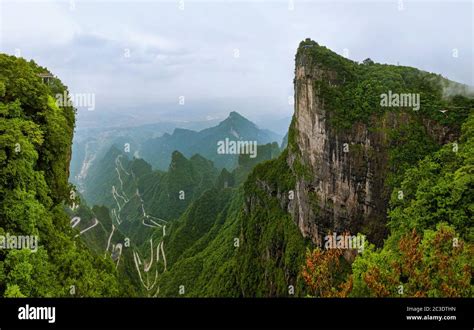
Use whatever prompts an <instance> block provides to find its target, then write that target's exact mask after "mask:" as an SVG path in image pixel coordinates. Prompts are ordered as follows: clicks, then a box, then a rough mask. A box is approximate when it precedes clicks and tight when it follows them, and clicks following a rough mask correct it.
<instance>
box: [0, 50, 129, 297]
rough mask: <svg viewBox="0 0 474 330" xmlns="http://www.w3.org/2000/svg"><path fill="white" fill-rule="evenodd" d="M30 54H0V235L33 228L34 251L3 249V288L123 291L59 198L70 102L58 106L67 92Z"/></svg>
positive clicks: (48, 293)
mask: <svg viewBox="0 0 474 330" xmlns="http://www.w3.org/2000/svg"><path fill="white" fill-rule="evenodd" d="M44 72H47V70H46V69H44V68H41V67H39V66H37V65H36V64H35V63H34V62H27V61H25V60H23V59H18V58H15V57H12V56H6V55H0V114H1V117H0V164H1V166H0V168H1V169H0V181H1V184H0V205H1V206H0V235H2V236H4V235H7V234H9V235H25V236H30V235H35V236H38V237H39V247H38V250H37V251H36V252H33V251H31V250H29V249H0V295H1V296H7V297H22V296H27V297H55V296H70V295H71V293H72V292H73V291H74V295H75V296H117V295H120V290H119V286H118V283H117V277H116V273H115V271H114V268H113V265H112V263H111V262H109V261H107V260H104V259H103V258H99V257H97V256H94V254H93V253H91V252H90V251H89V250H88V248H87V247H86V246H85V245H84V243H82V242H81V241H80V240H76V239H74V238H73V235H74V233H73V231H72V230H71V228H70V225H69V218H68V216H67V214H66V213H65V212H64V210H63V202H64V201H65V200H67V199H69V193H70V190H71V187H70V186H69V184H68V181H67V180H68V167H69V159H70V155H71V140H72V134H73V128H74V109H73V108H71V107H58V106H57V105H56V103H55V100H54V96H55V95H56V94H57V93H63V92H67V90H66V88H65V87H64V86H63V85H62V84H61V82H60V81H59V80H58V79H53V80H52V82H51V83H50V84H45V83H43V82H42V80H41V78H39V77H38V74H39V73H44Z"/></svg>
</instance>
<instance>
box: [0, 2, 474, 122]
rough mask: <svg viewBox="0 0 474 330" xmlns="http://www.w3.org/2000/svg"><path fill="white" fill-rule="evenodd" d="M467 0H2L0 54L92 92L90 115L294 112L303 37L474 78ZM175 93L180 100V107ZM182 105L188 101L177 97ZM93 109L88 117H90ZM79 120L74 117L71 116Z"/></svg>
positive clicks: (347, 51) (355, 55)
mask: <svg viewBox="0 0 474 330" xmlns="http://www.w3.org/2000/svg"><path fill="white" fill-rule="evenodd" d="M473 7H474V5H473V2H472V1H439V0H438V1H397V0H395V1H378V2H376V1H347V0H346V1H318V0H316V1H298V0H281V1H279V0H273V1H239V0H234V1H224V0H222V1H221V0H199V1H191V0H184V1H183V0H173V1H162V0H157V1H154V0H139V1H132V0H82V1H81V0H73V1H70V0H67V1H51V0H40V1H35V0H15V1H14V0H0V51H1V52H3V53H7V54H11V55H17V56H22V57H24V58H26V59H33V60H34V61H35V62H37V63H38V64H40V65H42V66H45V67H47V68H48V69H49V70H50V71H51V72H53V73H54V74H55V75H57V76H58V77H59V78H60V79H61V80H62V81H63V83H65V84H66V85H67V86H69V90H70V92H71V93H73V94H74V93H87V94H91V95H94V100H95V109H94V111H88V110H87V109H85V108H84V109H82V108H80V109H78V111H79V112H81V111H83V112H91V113H87V116H89V117H90V116H104V115H108V114H114V116H119V115H118V114H121V115H124V116H127V115H128V116H135V118H138V117H139V118H141V120H142V121H145V122H149V121H160V120H165V119H170V118H176V119H179V120H187V119H189V120H196V119H202V120H205V119H216V118H224V117H226V115H227V114H228V113H229V112H230V111H238V112H240V113H242V114H243V115H245V116H247V117H249V118H250V119H254V120H256V121H257V122H263V123H264V122H265V121H267V122H268V123H270V122H272V121H276V120H279V119H280V118H285V117H289V116H291V114H292V113H293V105H292V102H291V98H292V95H293V76H294V56H295V52H296V48H297V46H298V44H299V42H300V41H301V40H303V39H305V38H307V37H309V38H311V39H313V40H315V41H317V42H318V43H319V44H320V45H324V46H326V47H328V48H330V49H332V50H333V51H335V52H336V53H339V54H341V55H344V56H346V57H348V58H350V59H352V60H355V61H362V60H364V59H365V58H368V57H370V58H371V59H372V60H374V61H376V62H381V63H390V64H397V63H399V64H400V65H408V66H414V67H418V68H420V69H423V70H426V71H430V72H435V73H439V74H441V75H443V76H445V77H447V78H449V79H452V80H455V81H458V82H462V83H465V84H468V85H473V86H474V69H473V67H474V54H473V44H474V34H473V30H474V25H473V24H474V20H473V16H474V8H473ZM180 101H181V104H180ZM182 103H184V104H182ZM92 118H94V117H92ZM78 125H79V126H80V125H81V121H79V122H78Z"/></svg>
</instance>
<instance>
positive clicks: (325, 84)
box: [287, 40, 458, 245]
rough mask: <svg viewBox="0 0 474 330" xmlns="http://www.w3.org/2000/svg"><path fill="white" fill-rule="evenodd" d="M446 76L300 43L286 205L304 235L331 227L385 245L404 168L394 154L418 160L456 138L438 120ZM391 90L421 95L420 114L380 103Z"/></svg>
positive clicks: (452, 128) (314, 236)
mask: <svg viewBox="0 0 474 330" xmlns="http://www.w3.org/2000/svg"><path fill="white" fill-rule="evenodd" d="M382 70H386V72H382ZM381 73H383V74H385V75H386V76H387V77H389V78H390V79H389V80H387V79H385V78H383V77H382V76H383V75H382V74H381ZM392 74H393V77H391V75H392ZM374 77H375V78H374ZM380 78H381V79H380ZM443 81H445V79H442V78H441V77H438V76H435V75H432V74H428V73H425V72H421V71H418V70H416V69H413V68H404V67H396V66H387V65H380V64H374V63H373V62H371V61H370V62H369V63H364V64H357V63H355V62H352V61H349V60H347V59H345V58H342V57H340V56H338V55H337V54H335V53H332V52H331V51H329V50H327V49H326V48H324V47H321V46H319V45H318V44H316V43H315V42H313V41H310V40H307V41H305V42H303V43H302V44H301V45H300V47H299V50H298V53H297V56H296V68H295V80H294V86H295V114H294V118H293V122H292V126H291V128H290V139H289V152H288V157H287V162H288V164H289V166H290V168H292V170H293V172H294V173H296V176H297V179H296V185H295V200H294V202H290V207H289V208H290V211H291V213H292V214H293V217H294V220H295V221H296V223H297V224H298V227H299V229H300V231H301V233H302V234H303V236H304V237H309V238H311V240H312V241H313V242H314V243H315V244H318V245H320V244H321V243H322V237H324V235H327V233H328V232H329V231H330V232H340V233H342V232H346V231H348V232H350V233H357V232H362V233H364V234H366V235H368V238H369V240H370V241H372V242H375V243H378V244H380V243H382V240H383V238H384V237H385V235H386V227H385V222H386V220H385V219H386V212H387V205H388V200H389V197H390V193H391V191H392V189H393V186H394V184H395V183H396V174H397V173H398V172H400V171H401V170H402V167H403V165H404V164H403V161H402V162H401V163H397V157H396V155H397V154H401V153H404V154H408V153H410V154H411V158H412V159H410V160H408V162H411V163H413V162H416V161H417V160H418V159H421V158H422V157H423V156H424V155H426V154H427V153H428V152H430V151H432V150H433V149H436V148H437V146H439V145H441V144H444V143H447V142H449V141H453V140H454V139H455V138H456V137H457V135H458V133H457V132H458V130H457V127H456V125H450V122H449V121H445V122H444V123H443V122H442V120H438V119H439V117H437V116H438V114H439V109H441V106H446V103H445V102H447V103H449V102H450V101H449V100H443V99H442V98H441V95H442V93H441V92H442V86H441V83H439V82H443ZM400 82H401V83H400ZM374 85H375V86H374ZM389 91H393V93H397V92H398V93H406V92H410V93H418V95H420V94H421V104H422V110H423V111H414V110H413V109H410V108H409V107H407V106H406V105H404V106H403V107H396V108H393V109H384V108H382V107H381V105H380V95H381V94H382V93H383V92H385V93H388V92H389ZM359 100H360V101H362V102H359ZM441 119H444V118H441ZM414 132H416V133H414ZM420 137H421V138H420ZM410 144H411V145H410Z"/></svg>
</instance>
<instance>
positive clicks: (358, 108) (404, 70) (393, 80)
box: [296, 39, 474, 130]
mask: <svg viewBox="0 0 474 330" xmlns="http://www.w3.org/2000/svg"><path fill="white" fill-rule="evenodd" d="M296 58H297V61H304V62H305V63H306V64H307V65H308V67H313V66H314V67H324V68H325V69H329V70H330V71H331V72H332V73H334V76H332V77H329V78H330V79H322V80H315V81H314V84H315V85H314V87H315V88H316V89H317V90H319V92H320V93H321V95H324V101H325V102H326V103H325V106H326V107H327V109H329V110H330V113H331V118H330V120H331V123H332V125H333V126H334V127H337V128H339V129H349V128H350V127H351V126H352V125H353V124H354V123H355V122H364V123H367V124H369V123H371V122H372V121H373V120H374V119H375V120H378V119H377V117H380V116H381V115H383V114H384V113H385V112H387V111H391V112H393V111H409V112H412V111H416V112H419V115H421V116H422V117H424V118H426V119H431V120H433V121H436V122H437V123H439V124H440V125H444V126H450V127H453V128H457V129H458V130H459V128H460V125H461V124H462V123H463V122H464V121H465V120H466V118H467V116H468V115H469V113H470V109H472V108H473V106H474V100H473V99H472V91H469V88H468V86H466V85H463V84H459V83H456V82H453V81H450V80H448V79H446V78H444V77H442V76H441V75H439V74H434V73H429V72H425V71H421V70H419V69H416V68H413V67H407V66H398V65H389V64H380V63H375V62H373V61H371V60H370V59H367V60H365V61H364V62H362V63H357V62H354V61H351V60H349V59H346V58H344V57H342V56H340V55H338V54H336V53H334V52H333V51H331V50H329V49H328V48H326V47H324V46H320V45H318V44H317V43H316V42H314V41H312V40H310V39H306V40H305V41H302V42H301V43H300V46H299V48H298V52H297V55H296ZM389 91H391V92H392V93H398V94H404V93H405V94H406V93H410V94H418V95H419V102H420V104H419V109H415V110H414V107H413V106H411V105H402V104H400V105H399V106H392V107H390V106H384V105H383V103H382V102H381V95H383V94H387V93H388V92H389ZM469 96H471V97H469ZM445 110H447V111H445Z"/></svg>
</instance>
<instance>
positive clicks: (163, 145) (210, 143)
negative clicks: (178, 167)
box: [140, 111, 281, 170]
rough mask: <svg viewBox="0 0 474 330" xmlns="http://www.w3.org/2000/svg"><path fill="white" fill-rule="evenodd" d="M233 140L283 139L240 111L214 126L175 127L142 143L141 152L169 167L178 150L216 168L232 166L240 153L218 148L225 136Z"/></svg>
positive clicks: (158, 164) (158, 165)
mask: <svg viewBox="0 0 474 330" xmlns="http://www.w3.org/2000/svg"><path fill="white" fill-rule="evenodd" d="M226 138H227V139H230V140H232V141H251V142H254V141H255V142H256V143H257V144H266V143H271V142H275V141H280V140H281V137H280V136H279V135H277V134H276V133H273V132H271V131H269V130H264V129H260V128H258V127H257V126H256V125H255V124H254V123H252V122H251V121H249V120H248V119H246V118H244V117H243V116H241V115H240V114H239V113H237V112H235V111H234V112H231V113H230V114H229V116H228V117H227V118H226V119H225V120H223V121H222V122H220V123H219V124H218V125H217V126H215V127H210V128H207V129H204V130H202V131H199V132H196V131H192V130H186V129H175V130H174V132H173V133H172V134H164V135H163V136H161V137H158V138H155V139H150V140H148V141H146V142H145V143H143V146H142V148H141V150H140V156H141V157H143V158H144V159H145V160H146V161H148V162H149V163H150V164H152V166H153V167H155V168H158V169H166V168H167V167H168V165H169V162H170V155H171V153H172V152H173V151H174V150H178V151H180V152H181V153H183V155H185V156H186V157H190V156H192V155H194V154H200V155H201V156H203V157H205V158H207V159H209V160H212V161H213V162H214V165H215V166H216V167H217V168H223V167H226V168H227V169H229V170H231V169H233V168H234V167H235V166H236V165H237V159H238V155H220V154H218V152H217V148H218V142H219V141H224V140H225V139H226Z"/></svg>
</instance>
